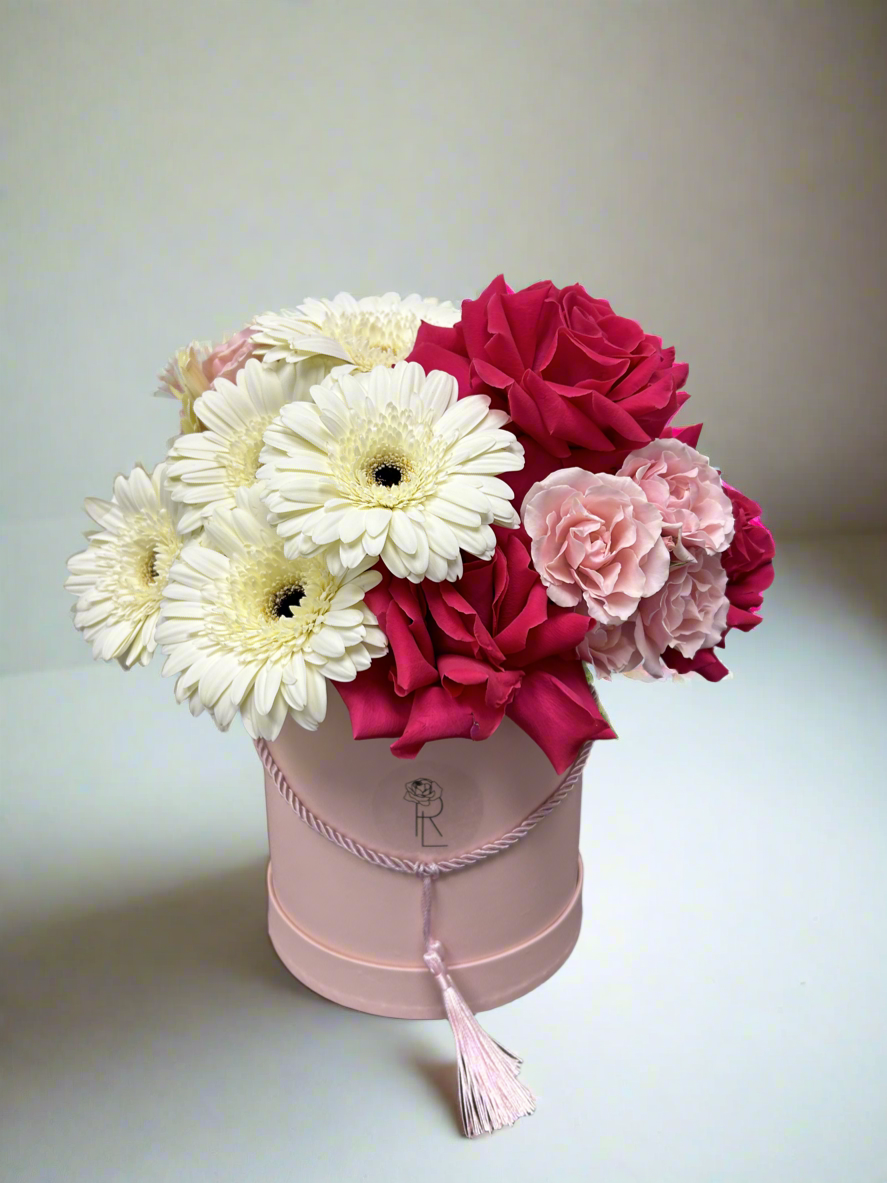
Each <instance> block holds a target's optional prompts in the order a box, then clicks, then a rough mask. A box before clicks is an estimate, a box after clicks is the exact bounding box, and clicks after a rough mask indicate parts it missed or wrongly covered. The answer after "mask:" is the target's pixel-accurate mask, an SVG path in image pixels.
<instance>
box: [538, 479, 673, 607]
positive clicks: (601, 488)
mask: <svg viewBox="0 0 887 1183" xmlns="http://www.w3.org/2000/svg"><path fill="white" fill-rule="evenodd" d="M521 518H522V519H523V524H524V527H525V528H526V531H527V533H528V534H529V536H530V539H531V541H532V545H531V550H530V553H531V555H532V559H533V565H534V566H535V568H536V570H537V571H538V572H539V576H540V578H541V580H542V582H543V584H544V585H545V587H546V589H547V591H548V597H549V599H551V600H553V601H554V603H555V604H560V605H561V606H562V607H567V608H573V607H575V606H576V605H577V604H580V603H583V602H584V605H585V608H586V610H587V611H588V614H589V616H591V617H592V618H593V619H594V620H597V621H599V622H600V623H602V624H614V623H616V622H618V621H621V620H627V619H628V617H629V616H631V614H632V613H633V612H634V610H635V608H637V606H638V602H639V601H640V600H641V599H642V598H643V597H644V596H650V595H652V594H653V592H655V591H658V590H659V588H660V587H662V585H663V584H664V583H665V580H666V578H667V576H668V567H669V553H668V550H667V549H666V546H665V543H664V542H663V541H662V515H661V513H660V512H659V510H658V509H657V508H656V506H655V505H653V504H651V502H649V501H648V500H647V497H646V495H645V494H644V491H643V489H641V487H640V486H639V485H638V484H636V483H635V482H634V481H633V480H631V479H630V478H629V477H624V476H611V475H609V474H608V473H594V472H586V471H585V470H584V469H581V468H562V469H558V470H557V471H555V472H552V473H551V474H550V475H549V476H547V477H546V478H545V480H543V481H537V482H536V484H534V485H531V486H530V489H529V490H528V492H527V495H526V497H525V498H524V503H523V508H522V510H521Z"/></svg>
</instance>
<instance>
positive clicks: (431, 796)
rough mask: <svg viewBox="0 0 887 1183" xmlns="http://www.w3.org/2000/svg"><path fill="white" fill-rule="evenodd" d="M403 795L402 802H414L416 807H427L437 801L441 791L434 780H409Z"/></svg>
mask: <svg viewBox="0 0 887 1183" xmlns="http://www.w3.org/2000/svg"><path fill="white" fill-rule="evenodd" d="M406 789H407V791H406V792H405V793H404V795H403V799H404V801H415V803H416V804H417V805H428V804H429V803H430V802H432V801H437V800H438V799H439V798H440V796H441V793H442V792H443V790H442V789H441V787H440V785H439V784H438V783H437V781H435V780H411V781H410V782H409V783H408V784H407V786H406Z"/></svg>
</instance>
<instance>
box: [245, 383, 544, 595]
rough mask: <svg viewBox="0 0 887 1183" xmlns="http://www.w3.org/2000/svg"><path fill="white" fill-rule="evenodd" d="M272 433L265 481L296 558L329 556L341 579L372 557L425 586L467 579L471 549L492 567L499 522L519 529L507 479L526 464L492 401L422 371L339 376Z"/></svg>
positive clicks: (293, 406)
mask: <svg viewBox="0 0 887 1183" xmlns="http://www.w3.org/2000/svg"><path fill="white" fill-rule="evenodd" d="M311 398H312V400H313V401H312V402H310V403H307V402H305V403H290V404H289V405H288V406H285V407H284V408H283V410H282V411H281V413H280V415H279V417H278V418H277V419H276V420H275V421H274V423H272V425H271V426H270V427H269V428H268V430H267V431H266V432H265V449H264V450H263V452H262V456H261V459H262V467H261V468H260V469H259V477H260V479H261V480H262V481H263V483H264V488H263V491H262V496H263V498H264V499H265V502H266V504H267V505H268V507H269V509H270V510H271V511H272V516H271V519H270V520H271V522H272V524H274V525H276V526H277V530H278V532H279V534H280V535H281V537H282V538H284V539H285V540H286V541H285V551H286V554H287V555H288V556H290V557H293V558H295V557H296V556H297V555H316V554H320V553H324V555H325V558H326V561H327V563H328V564H329V567H330V570H331V571H332V572H333V573H334V574H341V573H342V572H343V571H345V570H348V569H350V568H352V567H359V566H361V564H363V562H364V561H365V559H366V558H367V556H371V557H373V558H375V557H376V556H377V555H381V557H382V561H383V562H384V563H385V565H386V566H387V567H388V569H389V570H390V571H391V572H392V573H393V574H394V575H397V576H399V577H400V578H403V579H410V580H412V581H413V582H414V583H418V582H420V581H421V580H422V579H426V578H427V579H431V580H434V581H435V582H441V581H442V580H452V579H458V578H459V576H460V575H461V573H462V559H461V556H460V553H459V552H460V548H461V549H462V550H465V551H467V552H468V553H469V554H472V555H477V556H478V557H479V558H482V559H489V558H492V556H493V552H494V551H495V549H496V536H495V534H494V533H493V531H492V529H491V525H492V524H494V523H495V524H496V525H500V526H517V525H518V524H519V518H518V515H517V514H516V513H515V511H514V509H513V507H512V506H511V504H510V501H511V498H512V496H513V493H512V490H511V489H510V488H509V486H508V485H507V484H506V483H505V482H504V481H501V480H499V479H498V477H497V475H496V474H497V473H501V472H514V471H516V470H518V469H520V468H523V465H524V452H523V448H522V447H521V445H520V444H519V443H518V442H517V440H516V439H515V437H514V436H513V435H512V434H511V432H509V431H503V430H502V426H503V424H504V423H507V422H508V416H507V415H506V414H505V412H504V411H491V410H490V400H489V399H488V398H487V396H486V395H480V394H475V395H469V396H468V397H467V398H463V399H461V400H458V401H457V384H456V380H455V378H453V377H451V376H450V375H449V374H445V373H443V372H442V371H439V370H433V371H432V372H431V373H430V374H428V375H427V376H426V374H425V371H424V370H423V369H422V367H421V366H420V365H418V364H417V363H416V362H398V364H397V365H395V366H394V367H388V366H377V367H376V368H375V369H374V370H371V371H370V373H368V374H331V375H330V376H329V377H328V378H327V379H326V380H325V381H324V382H323V383H322V384H321V385H320V386H313V387H312V388H311Z"/></svg>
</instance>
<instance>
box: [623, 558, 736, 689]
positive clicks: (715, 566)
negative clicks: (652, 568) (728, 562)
mask: <svg viewBox="0 0 887 1183" xmlns="http://www.w3.org/2000/svg"><path fill="white" fill-rule="evenodd" d="M726 587H727V573H726V571H725V570H724V567H723V564H722V563H721V559H720V556H719V555H711V554H705V553H704V552H702V551H697V552H696V555H695V556H694V558H693V561H692V562H690V563H685V564H683V565H681V566H677V567H673V568H672V570H671V572H670V574H669V576H668V580H667V581H666V583H665V586H664V587H662V588H661V589H660V590H659V591H658V592H656V593H655V595H652V596H650V597H649V598H648V599H646V600H641V603H640V607H639V608H638V610H637V614H636V615H635V617H634V620H633V624H634V644H635V647H636V649H637V651H638V653H639V654H640V656H641V661H642V665H643V668H644V670H645V671H646V672H647V673H648V674H650V675H651V677H654V678H667V677H671V676H672V670H670V669H669V668H668V666H666V665H665V664H664V662H663V661H662V654H663V653H664V652H665V650H666V649H668V648H672V649H676V650H677V651H678V653H680V654H681V656H682V657H688V658H689V657H694V656H695V655H696V653H698V652H699V650H700V649H710V648H711V647H712V646H713V645H716V644H717V643H718V641H720V639H721V637H722V636H723V634H724V630H725V628H726V627H727V612H728V609H729V607H730V602H729V600H728V599H727V596H726V594H725V592H726ZM631 627H632V624H631V622H630V623H629V624H627V625H625V629H626V631H627V630H629V629H631Z"/></svg>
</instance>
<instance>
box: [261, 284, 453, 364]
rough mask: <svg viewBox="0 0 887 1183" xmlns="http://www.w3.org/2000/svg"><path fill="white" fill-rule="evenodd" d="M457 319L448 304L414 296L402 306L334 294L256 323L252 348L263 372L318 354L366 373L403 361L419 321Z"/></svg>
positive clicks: (387, 298) (392, 300) (385, 299)
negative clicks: (283, 363) (260, 360)
mask: <svg viewBox="0 0 887 1183" xmlns="http://www.w3.org/2000/svg"><path fill="white" fill-rule="evenodd" d="M460 316H461V313H460V311H459V309H458V308H456V307H454V306H453V305H452V304H451V303H450V301H449V300H445V301H444V302H443V303H441V302H440V301H439V300H436V299H433V298H429V299H427V300H423V299H422V297H421V296H417V295H416V294H415V293H414V294H413V295H411V296H407V297H406V298H405V299H403V300H402V299H401V298H400V296H399V295H398V294H397V292H386V294H385V295H384V296H365V297H364V298H363V299H362V300H355V298H354V297H353V296H350V295H349V294H348V293H347V292H339V294H338V296H336V297H335V299H333V300H313V299H311V300H306V301H305V303H304V304H300V305H299V306H298V308H296V309H284V310H283V312H280V313H277V312H266V313H265V314H264V315H263V316H259V317H256V319H255V321H254V322H253V325H252V328H253V331H254V333H255V336H254V338H253V343H254V346H255V351H256V353H257V354H263V355H264V359H263V360H264V362H265V365H266V366H276V365H280V364H281V363H282V362H293V361H298V360H299V358H300V357H307V356H309V355H312V354H319V355H321V356H324V357H328V358H337V359H338V360H339V361H340V362H342V363H344V365H346V366H347V367H348V369H349V370H362V371H366V370H371V369H372V368H373V366H390V365H393V364H394V363H395V362H398V361H403V360H404V358H406V356H407V355H408V354H409V353H411V352H412V348H413V345H414V344H415V343H416V334H417V333H418V332H419V325H420V324H421V323H422V321H427V322H428V323H429V324H434V325H447V326H449V325H454V324H455V323H456V321H457V320H458V319H459V317H460Z"/></svg>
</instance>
